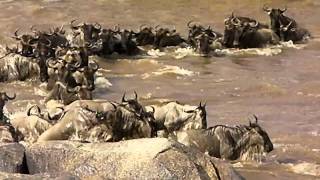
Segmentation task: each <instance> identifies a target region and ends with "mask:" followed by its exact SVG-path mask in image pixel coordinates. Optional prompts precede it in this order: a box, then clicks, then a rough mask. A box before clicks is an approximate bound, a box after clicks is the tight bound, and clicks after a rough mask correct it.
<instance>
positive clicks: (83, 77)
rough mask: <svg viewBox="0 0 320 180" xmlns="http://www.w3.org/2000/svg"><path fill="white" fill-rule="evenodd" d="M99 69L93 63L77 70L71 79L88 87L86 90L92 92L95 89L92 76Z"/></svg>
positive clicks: (95, 63)
mask: <svg viewBox="0 0 320 180" xmlns="http://www.w3.org/2000/svg"><path fill="white" fill-rule="evenodd" d="M98 69H99V65H98V63H97V62H95V61H93V63H90V64H89V66H85V67H82V68H78V69H77V71H78V72H75V73H73V75H72V76H73V78H74V79H75V81H76V82H77V83H78V84H82V85H83V86H86V87H88V90H90V91H93V90H94V89H95V84H94V77H95V76H94V75H95V73H96V72H97V70H98Z"/></svg>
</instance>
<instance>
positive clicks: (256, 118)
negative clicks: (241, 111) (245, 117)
mask: <svg viewBox="0 0 320 180" xmlns="http://www.w3.org/2000/svg"><path fill="white" fill-rule="evenodd" d="M253 117H254V119H255V120H256V124H258V117H257V116H256V115H255V114H253Z"/></svg>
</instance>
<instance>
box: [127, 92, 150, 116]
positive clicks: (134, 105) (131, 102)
mask: <svg viewBox="0 0 320 180" xmlns="http://www.w3.org/2000/svg"><path fill="white" fill-rule="evenodd" d="M134 95H135V97H134V98H133V99H126V93H124V94H123V97H122V100H121V105H122V106H124V107H125V108H126V109H128V110H129V111H132V112H136V113H137V114H139V115H142V114H143V113H144V112H145V110H144V108H143V106H142V105H141V104H140V103H139V102H138V94H137V92H135V91H134Z"/></svg>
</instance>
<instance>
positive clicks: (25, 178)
mask: <svg viewBox="0 0 320 180" xmlns="http://www.w3.org/2000/svg"><path fill="white" fill-rule="evenodd" d="M0 179H14V180H41V179H55V180H78V179H80V178H79V177H76V176H73V175H70V174H65V173H62V174H35V175H27V174H17V173H5V172H0Z"/></svg>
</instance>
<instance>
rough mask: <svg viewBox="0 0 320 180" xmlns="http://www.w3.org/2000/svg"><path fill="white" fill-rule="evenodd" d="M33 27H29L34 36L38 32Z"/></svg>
mask: <svg viewBox="0 0 320 180" xmlns="http://www.w3.org/2000/svg"><path fill="white" fill-rule="evenodd" d="M35 27H36V26H35V25H32V26H31V27H30V30H31V31H32V32H33V33H34V34H37V33H38V31H37V30H36V29H35Z"/></svg>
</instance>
